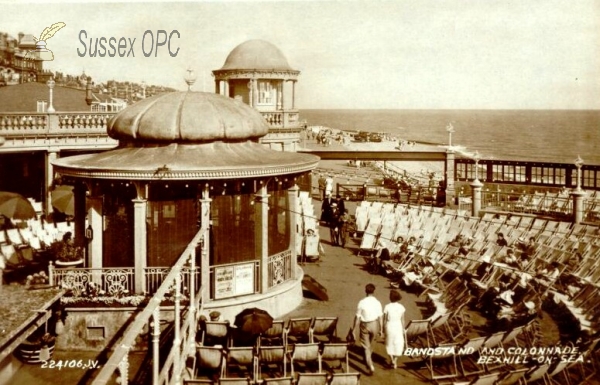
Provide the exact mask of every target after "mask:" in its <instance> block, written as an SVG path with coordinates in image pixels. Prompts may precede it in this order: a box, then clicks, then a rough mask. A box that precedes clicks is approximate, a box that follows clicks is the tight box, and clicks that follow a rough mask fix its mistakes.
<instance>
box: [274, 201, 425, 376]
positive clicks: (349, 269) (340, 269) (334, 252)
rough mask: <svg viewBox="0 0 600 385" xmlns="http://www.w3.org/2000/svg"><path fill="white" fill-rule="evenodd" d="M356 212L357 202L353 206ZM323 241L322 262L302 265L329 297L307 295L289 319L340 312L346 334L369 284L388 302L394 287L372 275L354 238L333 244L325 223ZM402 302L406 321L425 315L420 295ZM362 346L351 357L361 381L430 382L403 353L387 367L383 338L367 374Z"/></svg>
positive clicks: (341, 327)
mask: <svg viewBox="0 0 600 385" xmlns="http://www.w3.org/2000/svg"><path fill="white" fill-rule="evenodd" d="M319 209H320V202H318V201H315V210H316V211H317V212H319V211H320V210H319ZM349 210H350V212H354V206H351V207H349ZM320 236H321V242H322V244H323V248H324V250H325V255H324V256H323V257H322V258H321V260H320V261H319V262H316V263H306V264H305V265H303V266H302V268H303V269H304V272H305V274H308V275H310V276H311V277H313V278H314V279H316V280H317V281H318V282H319V283H321V284H322V285H323V286H325V287H326V288H327V293H328V295H329V301H319V300H317V299H310V298H305V299H304V301H303V303H302V305H301V306H300V307H299V308H298V309H296V310H295V311H293V312H292V313H290V314H288V315H286V317H285V318H286V319H288V318H292V317H315V316H337V317H339V321H338V337H342V338H345V336H346V334H347V333H348V330H349V329H350V327H351V326H352V321H353V319H354V314H355V311H356V305H357V303H358V301H359V300H360V299H361V298H363V297H364V296H365V292H364V289H365V285H366V284H367V283H373V284H374V285H375V287H376V290H375V297H377V298H378V299H379V300H380V301H381V303H382V304H383V305H384V306H385V304H387V303H388V302H389V292H390V289H391V287H390V286H389V282H388V280H387V278H385V277H383V276H381V275H372V274H369V273H368V272H367V271H365V270H363V264H364V261H363V259H362V257H357V256H356V251H357V250H358V246H359V244H358V243H357V242H358V240H357V241H351V242H350V244H349V245H348V244H347V245H346V248H342V247H339V246H332V245H331V244H330V242H329V229H328V228H326V227H323V226H321V228H320ZM402 295H403V299H402V304H403V305H404V306H405V307H406V311H407V313H406V322H408V321H409V320H411V319H421V318H422V316H421V312H420V310H419V309H418V308H417V306H416V304H415V300H416V297H415V296H414V295H412V294H405V293H402ZM360 352H361V349H353V351H352V353H351V354H350V357H351V360H350V361H351V362H350V366H351V371H356V372H359V373H362V375H361V384H363V385H371V384H394V383H397V384H426V383H427V382H423V381H421V380H419V379H416V378H415V376H414V375H413V374H411V373H409V372H407V371H406V370H405V369H404V367H403V363H404V362H405V361H407V359H406V358H404V357H402V358H401V359H399V360H398V363H399V367H398V369H387V368H386V365H385V363H386V360H387V355H386V353H385V346H384V344H383V341H382V340H381V341H378V342H376V343H375V347H374V354H373V361H374V362H375V374H374V375H373V376H367V375H366V374H364V373H366V368H365V366H364V364H363V361H362V356H361V355H359V354H357V353H360Z"/></svg>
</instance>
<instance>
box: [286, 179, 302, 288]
mask: <svg viewBox="0 0 600 385" xmlns="http://www.w3.org/2000/svg"><path fill="white" fill-rule="evenodd" d="M298 191H300V188H298V185H294V186H293V187H290V188H289V189H288V205H289V208H290V214H289V215H288V217H289V218H290V238H291V239H290V248H291V249H292V257H291V258H292V260H291V269H292V279H296V268H297V266H296V265H297V262H298V259H297V256H296V250H298V248H297V247H296V242H301V240H300V239H298V238H299V237H298V234H299V231H298V229H296V227H297V226H298V221H297V216H298V213H300V207H299V205H298Z"/></svg>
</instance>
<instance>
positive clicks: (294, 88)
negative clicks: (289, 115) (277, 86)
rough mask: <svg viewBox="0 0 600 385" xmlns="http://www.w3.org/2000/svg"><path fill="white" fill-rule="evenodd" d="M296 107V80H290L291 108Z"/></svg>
mask: <svg viewBox="0 0 600 385" xmlns="http://www.w3.org/2000/svg"><path fill="white" fill-rule="evenodd" d="M295 109H296V81H295V80H293V81H292V110H295Z"/></svg>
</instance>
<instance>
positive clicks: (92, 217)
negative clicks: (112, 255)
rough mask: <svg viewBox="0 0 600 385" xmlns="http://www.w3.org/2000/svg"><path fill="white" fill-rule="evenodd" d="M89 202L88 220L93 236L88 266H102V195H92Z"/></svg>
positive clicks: (94, 267)
mask: <svg viewBox="0 0 600 385" xmlns="http://www.w3.org/2000/svg"><path fill="white" fill-rule="evenodd" d="M87 202H88V207H89V209H88V221H89V226H90V229H91V230H92V232H91V235H93V236H92V238H91V240H90V241H89V244H88V253H87V255H88V260H87V266H89V267H91V268H93V269H99V268H102V232H103V231H102V197H100V196H90V197H88V198H87Z"/></svg>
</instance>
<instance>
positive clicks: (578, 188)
mask: <svg viewBox="0 0 600 385" xmlns="http://www.w3.org/2000/svg"><path fill="white" fill-rule="evenodd" d="M581 166H583V159H581V157H580V156H579V155H577V159H575V167H577V187H576V189H577V191H581Z"/></svg>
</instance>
